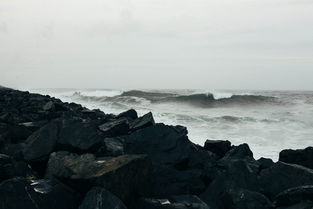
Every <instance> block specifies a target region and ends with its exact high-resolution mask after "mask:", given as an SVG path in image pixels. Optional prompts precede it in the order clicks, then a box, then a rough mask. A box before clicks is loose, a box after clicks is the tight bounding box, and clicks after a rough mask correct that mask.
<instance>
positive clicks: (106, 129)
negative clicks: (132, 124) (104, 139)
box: [99, 118, 129, 137]
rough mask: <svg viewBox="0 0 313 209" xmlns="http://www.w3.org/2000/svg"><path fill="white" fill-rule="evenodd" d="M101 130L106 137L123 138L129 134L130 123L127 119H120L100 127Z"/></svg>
mask: <svg viewBox="0 0 313 209" xmlns="http://www.w3.org/2000/svg"><path fill="white" fill-rule="evenodd" d="M99 129H100V131H102V132H103V133H104V134H105V135H106V136H111V137H114V136H121V135H125V134H127V133H128V131H129V123H128V120H127V119H126V118H120V119H116V120H113V121H109V122H106V123H104V124H102V125H100V126H99Z"/></svg>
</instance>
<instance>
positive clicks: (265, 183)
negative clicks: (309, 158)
mask: <svg viewBox="0 0 313 209" xmlns="http://www.w3.org/2000/svg"><path fill="white" fill-rule="evenodd" d="M260 184H261V186H262V190H263V193H264V194H266V195H268V196H269V197H271V198H272V199H274V198H275V196H276V195H278V194H279V193H280V192H283V191H284V190H286V189H290V188H292V187H298V186H305V185H313V170H311V169H308V168H305V167H302V166H299V165H295V164H287V163H283V162H277V163H275V164H274V165H272V166H271V167H269V168H267V169H264V170H262V171H261V173H260Z"/></svg>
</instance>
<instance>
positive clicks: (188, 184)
mask: <svg viewBox="0 0 313 209" xmlns="http://www.w3.org/2000/svg"><path fill="white" fill-rule="evenodd" d="M187 134H188V132H187V129H186V128H185V127H183V126H168V125H165V124H162V123H155V121H154V119H153V115H152V113H147V114H145V115H143V116H140V117H138V114H137V112H136V111H135V110H133V109H131V110H128V111H125V112H123V113H121V114H119V115H112V114H105V113H103V112H101V111H100V110H89V109H87V108H84V107H82V106H81V105H79V104H74V103H63V102H62V101H60V100H59V99H56V98H51V97H50V96H43V95H39V94H30V93H29V92H22V91H16V90H13V89H8V88H0V209H20V208H25V209H33V208H34V209H38V208H40V209H52V208H53V209H54V208H60V209H63V208H64V209H89V208H99V209H101V208H108V209H110V208H118V209H126V208H129V209H146V208H151V209H154V208H157V209H163V208H164V209H172V208H173V209H174V208H175V209H187V208H194V209H196V208H197V209H208V208H210V209H254V208H255V209H272V208H279V209H306V208H312V206H313V203H312V202H313V189H312V188H313V170H312V168H313V164H312V159H313V157H312V153H313V151H312V147H309V148H306V149H303V150H284V151H282V152H281V153H280V158H279V162H275V163H274V162H273V161H272V160H271V159H265V158H261V159H259V160H255V159H254V158H253V153H252V152H251V150H250V148H249V146H248V145H247V144H242V145H238V146H232V145H231V143H230V141H214V140H207V141H206V143H205V144H204V146H203V147H202V146H200V145H196V144H194V143H192V142H191V141H190V140H189V138H188V136H187Z"/></svg>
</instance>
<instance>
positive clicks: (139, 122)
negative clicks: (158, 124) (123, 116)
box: [130, 112, 155, 131]
mask: <svg viewBox="0 0 313 209" xmlns="http://www.w3.org/2000/svg"><path fill="white" fill-rule="evenodd" d="M154 124H155V122H154V119H153V115H152V113H151V112H149V113H147V114H145V115H143V116H141V117H140V118H137V119H135V120H134V121H132V122H131V124H130V129H131V130H132V131H136V130H138V129H142V128H146V127H148V126H152V125H154Z"/></svg>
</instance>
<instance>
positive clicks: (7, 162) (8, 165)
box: [0, 154, 14, 182]
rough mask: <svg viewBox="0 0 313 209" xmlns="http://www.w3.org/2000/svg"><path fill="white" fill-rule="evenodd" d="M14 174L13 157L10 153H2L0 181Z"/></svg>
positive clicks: (0, 158) (0, 157)
mask: <svg viewBox="0 0 313 209" xmlns="http://www.w3.org/2000/svg"><path fill="white" fill-rule="evenodd" d="M13 176H14V166H13V162H12V159H11V158H10V156H8V155H4V154H0V182H1V181H3V180H6V179H9V178H12V177H13Z"/></svg>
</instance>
